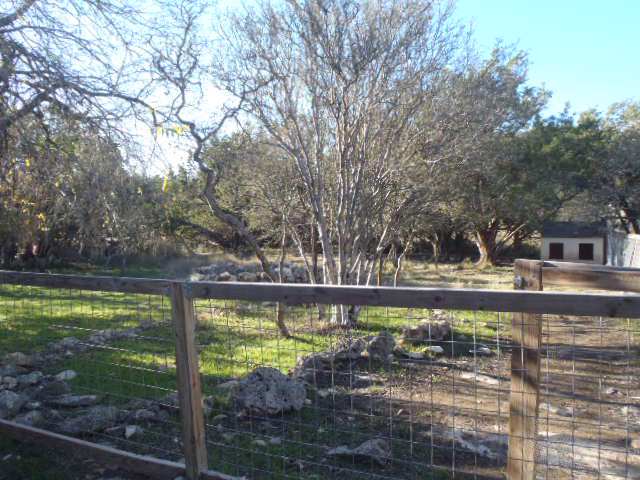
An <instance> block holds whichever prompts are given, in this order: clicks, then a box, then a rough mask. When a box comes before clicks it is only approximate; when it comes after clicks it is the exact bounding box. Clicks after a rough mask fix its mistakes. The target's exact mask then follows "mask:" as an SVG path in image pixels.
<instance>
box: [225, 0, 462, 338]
mask: <svg viewBox="0 0 640 480" xmlns="http://www.w3.org/2000/svg"><path fill="white" fill-rule="evenodd" d="M450 16H451V6H450V5H449V4H445V3H440V2H436V1H428V0H402V1H398V2H393V3H389V2H382V1H370V2H341V1H337V0H330V1H319V0H307V1H294V0H291V1H287V2H284V4H271V3H269V2H264V3H262V4H261V5H259V6H258V7H255V8H254V7H253V6H252V8H251V11H250V12H248V13H247V14H246V15H244V16H240V17H235V18H233V19H232V21H231V23H230V24H231V27H230V28H229V29H228V30H227V31H226V32H225V35H226V39H227V41H228V45H229V47H228V50H227V52H228V56H227V57H226V58H225V59H224V62H223V63H222V64H221V66H220V71H221V72H222V73H221V75H220V80H221V83H222V85H224V87H225V88H226V89H227V91H228V92H230V93H231V94H233V95H234V96H235V97H236V98H238V99H241V100H242V104H241V110H242V111H243V112H246V113H248V114H250V115H251V116H252V118H254V119H256V120H257V121H258V122H259V124H260V125H261V126H262V128H264V129H265V130H266V131H267V132H268V134H269V135H270V137H271V141H272V142H273V143H274V144H275V145H277V146H278V147H279V148H280V149H281V150H282V151H284V152H285V153H286V154H287V155H288V156H289V158H291V159H292V160H293V161H294V164H295V166H296V172H297V176H298V178H299V180H300V182H301V185H302V186H303V188H304V195H305V197H306V202H307V203H308V205H309V207H310V212H311V215H312V218H313V221H314V223H315V225H316V227H317V231H318V234H319V241H320V244H321V246H322V254H323V276H324V282H325V283H329V284H336V285H341V284H369V283H371V282H372V280H373V278H374V271H375V267H376V265H377V264H378V259H379V258H380V256H381V255H382V254H383V252H384V251H385V249H386V247H387V246H388V245H389V243H390V242H391V241H392V236H393V235H392V233H393V231H394V230H395V229H396V228H397V227H398V225H399V224H400V223H401V222H402V221H403V220H404V219H405V218H407V216H410V211H411V208H412V207H413V206H414V205H415V204H416V203H418V202H419V201H420V195H419V191H417V190H415V189H412V188H410V187H411V184H410V183H409V184H407V183H406V182H405V179H406V178H407V176H408V175H410V172H411V170H412V169H415V168H416V161H417V160H418V156H417V155H416V153H417V149H416V148H415V138H416V135H417V133H418V132H417V131H416V129H415V128H414V127H415V123H414V122H415V119H416V115H417V114H418V112H420V110H421V109H422V108H423V107H424V105H425V103H426V102H427V101H428V99H429V98H430V93H431V92H432V90H433V86H434V84H436V83H437V82H438V80H439V78H440V76H441V75H443V73H444V72H445V71H446V67H447V66H448V65H449V64H450V63H451V62H452V60H453V59H454V56H455V52H456V49H457V47H458V41H459V35H460V31H459V29H458V28H457V27H456V26H455V25H453V24H452V22H451V19H450ZM348 310H349V309H347V308H346V307H342V308H341V309H340V312H339V315H338V317H337V318H336V321H337V322H338V323H341V324H343V325H347V324H350V323H352V322H353V321H354V320H355V316H354V312H353V311H351V313H350V312H349V311H348Z"/></svg>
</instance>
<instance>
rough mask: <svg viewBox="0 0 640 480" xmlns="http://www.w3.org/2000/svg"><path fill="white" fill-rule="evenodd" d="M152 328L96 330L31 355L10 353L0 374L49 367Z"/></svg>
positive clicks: (148, 323) (146, 323)
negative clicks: (14, 369)
mask: <svg viewBox="0 0 640 480" xmlns="http://www.w3.org/2000/svg"><path fill="white" fill-rule="evenodd" d="M153 326H154V323H153V322H151V321H142V322H141V323H140V326H138V327H135V328H129V329H125V330H116V329H104V330H96V331H94V332H93V333H92V334H91V335H89V336H88V337H86V338H83V339H78V338H76V337H65V338H62V339H60V340H58V341H55V342H49V343H48V344H47V345H46V346H45V348H44V349H43V350H42V351H40V352H35V353H33V354H31V355H27V354H24V353H22V352H14V353H10V354H8V355H6V356H5V358H4V359H3V361H1V362H0V373H2V371H3V368H9V367H10V366H13V367H16V366H17V367H22V368H23V369H24V368H30V369H36V368H39V367H42V366H44V365H51V364H54V363H56V362H59V361H61V360H63V359H65V358H70V357H72V356H74V355H75V354H78V353H83V352H86V351H87V350H90V349H91V348H95V347H100V346H103V345H106V344H108V343H110V342H114V341H117V340H123V339H127V338H135V337H137V336H139V335H140V334H141V333H142V332H143V331H144V330H146V329H148V328H151V327H153ZM3 365H4V366H3Z"/></svg>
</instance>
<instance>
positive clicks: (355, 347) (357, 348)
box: [333, 338, 367, 360]
mask: <svg viewBox="0 0 640 480" xmlns="http://www.w3.org/2000/svg"><path fill="white" fill-rule="evenodd" d="M366 348H367V341H366V340H365V339H363V338H347V339H345V340H343V341H342V342H341V343H340V344H339V345H338V348H337V350H336V351H335V353H334V354H333V358H334V359H335V360H356V359H358V358H360V357H361V356H362V352H364V351H365V349H366Z"/></svg>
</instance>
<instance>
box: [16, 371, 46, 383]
mask: <svg viewBox="0 0 640 480" xmlns="http://www.w3.org/2000/svg"><path fill="white" fill-rule="evenodd" d="M43 377H44V375H43V374H42V372H31V373H27V374H26V375H20V376H18V378H17V380H18V385H21V386H27V385H37V384H38V383H40V381H41V380H42V378H43Z"/></svg>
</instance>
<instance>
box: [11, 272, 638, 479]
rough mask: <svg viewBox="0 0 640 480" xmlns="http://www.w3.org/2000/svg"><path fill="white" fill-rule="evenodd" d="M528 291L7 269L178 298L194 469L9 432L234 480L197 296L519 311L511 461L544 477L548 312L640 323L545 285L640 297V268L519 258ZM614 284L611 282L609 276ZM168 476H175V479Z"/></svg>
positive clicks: (64, 282)
mask: <svg viewBox="0 0 640 480" xmlns="http://www.w3.org/2000/svg"><path fill="white" fill-rule="evenodd" d="M515 273H516V279H517V282H516V285H517V288H519V290H514V291H499V290H481V289H448V288H406V287H401V288H389V287H351V286H319V285H300V284H295V285H293V284H263V283H223V282H179V281H171V280H160V279H139V278H117V277H92V276H91V277H90V276H81V275H55V274H41V273H26V272H8V271H0V285H2V284H11V285H25V286H36V287H47V288H60V289H77V290H90V291H107V292H122V293H136V294H149V295H166V296H170V297H171V300H172V306H173V319H174V327H175V334H176V365H177V372H178V392H179V401H180V412H181V417H182V418H181V421H182V432H183V449H184V456H185V464H184V465H182V464H177V463H172V462H162V461H160V460H154V459H151V458H150V457H143V456H136V455H132V454H128V453H126V452H122V451H119V450H115V449H106V447H102V446H99V445H93V444H89V443H88V442H82V441H80V440H77V439H74V438H71V437H66V436H63V435H57V434H53V433H51V432H45V431H42V430H38V429H34V428H30V427H26V426H23V425H18V424H16V423H14V422H8V421H0V431H1V432H3V433H5V434H7V435H9V436H13V437H18V438H20V437H24V438H28V439H30V440H34V441H39V442H44V443H48V444H50V445H54V446H61V445H66V446H68V447H71V448H81V449H84V450H86V451H87V452H89V453H90V454H92V455H95V456H96V457H98V458H109V460H110V461H111V462H112V464H113V463H115V464H118V465H121V466H123V467H124V468H129V469H131V470H134V471H136V472H139V473H147V474H151V475H155V476H157V477H158V478H167V477H170V476H171V475H173V476H176V474H185V475H186V477H187V478H189V479H196V478H212V479H213V478H218V479H229V478H231V477H228V476H226V475H223V474H219V473H216V472H211V471H208V470H207V454H206V446H205V435H204V417H203V413H202V392H201V387H200V375H199V371H198V358H197V351H196V346H195V337H194V329H195V321H194V304H193V302H194V300H195V299H199V298H200V299H232V300H249V301H256V302H262V301H276V302H283V303H286V304H313V303H319V304H343V305H362V306H365V305H370V306H386V307H404V308H439V309H451V310H476V311H492V312H512V313H514V314H515V315H514V317H513V325H512V332H513V333H512V334H513V341H514V344H515V347H514V350H513V355H512V386H511V409H510V442H509V455H508V458H509V464H508V469H507V474H508V478H509V479H510V480H525V479H526V480H532V479H533V478H534V474H535V438H536V434H537V425H536V423H537V409H538V390H539V362H540V358H539V356H540V343H541V324H540V318H541V317H540V314H559V315H576V316H605V317H625V318H640V295H629V294H621V293H618V294H602V293H575V292H570V293H566V292H543V291H540V290H542V286H543V284H545V283H549V284H553V285H559V284H561V285H564V286H566V285H567V284H571V285H573V284H576V285H579V286H589V287H593V288H596V287H600V288H604V287H607V286H608V287H611V286H614V287H615V289H616V290H627V291H633V292H639V291H640V270H635V271H634V270H630V269H607V268H605V267H599V268H597V269H590V268H586V267H584V266H581V265H578V266H576V265H567V266H563V265H562V264H559V263H552V262H540V261H517V263H516V269H515ZM603 279H604V280H603ZM162 472H165V473H166V475H165V474H164V473H162Z"/></svg>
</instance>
